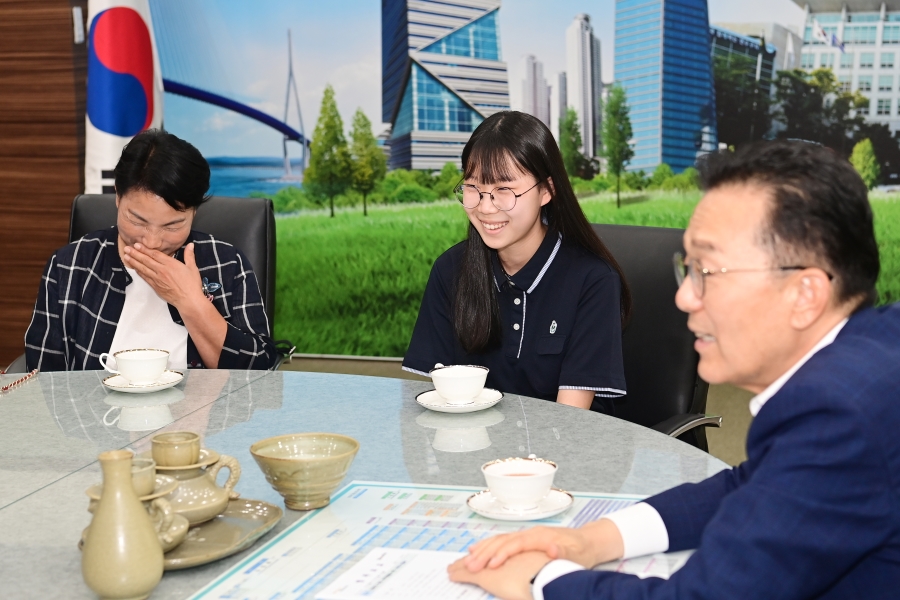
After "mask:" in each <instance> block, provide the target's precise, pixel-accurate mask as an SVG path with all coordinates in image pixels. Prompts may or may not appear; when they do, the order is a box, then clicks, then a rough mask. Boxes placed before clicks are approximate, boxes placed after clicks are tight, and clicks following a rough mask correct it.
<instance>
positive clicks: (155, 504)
mask: <svg viewBox="0 0 900 600" xmlns="http://www.w3.org/2000/svg"><path fill="white" fill-rule="evenodd" d="M150 512H151V513H154V514H153V515H152V516H153V517H154V519H155V518H156V515H162V521H161V522H160V524H159V529H157V531H156V535H157V537H158V538H159V543H160V545H165V544H171V543H172V532H171V530H172V524H173V523H174V522H175V512H174V511H173V510H172V505H171V504H169V501H168V500H166V499H165V498H156V499H154V500H153V501H152V502H151V503H150Z"/></svg>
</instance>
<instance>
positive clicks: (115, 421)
mask: <svg viewBox="0 0 900 600" xmlns="http://www.w3.org/2000/svg"><path fill="white" fill-rule="evenodd" d="M117 408H122V407H121V406H113V407H110V409H109V410H108V411H106V414H105V415H103V424H104V425H106V426H107V427H112V426H113V425H115V424H116V423H118V422H119V417H120V416H121V415H116V418H115V419H113V420H112V423H110V422H109V421H107V420H106V418H107V417H108V416H109V413H111V412H112V411H114V410H116V409H117Z"/></svg>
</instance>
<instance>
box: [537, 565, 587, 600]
mask: <svg viewBox="0 0 900 600" xmlns="http://www.w3.org/2000/svg"><path fill="white" fill-rule="evenodd" d="M575 571H584V567H582V566H581V565H579V564H577V563H573V562H572V561H570V560H553V561H550V562H548V563H547V564H546V565H545V566H544V568H543V569H541V570H540V572H539V573H538V574H537V576H536V577H535V578H534V584H533V585H532V586H531V595H532V596H533V597H534V600H544V586H545V585H547V584H548V583H550V582H551V581H554V580H556V579H558V578H560V577H562V576H563V575H568V574H569V573H574V572H575Z"/></svg>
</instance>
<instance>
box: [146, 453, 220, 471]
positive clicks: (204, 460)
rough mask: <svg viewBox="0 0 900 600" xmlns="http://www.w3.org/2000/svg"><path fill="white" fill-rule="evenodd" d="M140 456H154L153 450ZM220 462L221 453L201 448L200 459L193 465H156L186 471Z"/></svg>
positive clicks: (158, 468) (168, 469)
mask: <svg viewBox="0 0 900 600" xmlns="http://www.w3.org/2000/svg"><path fill="white" fill-rule="evenodd" d="M138 456H140V457H141V458H153V453H152V452H151V451H149V450H148V451H147V452H141V453H140V454H139V455H138ZM217 462H219V453H218V452H216V451H215V450H210V449H209V448H200V460H198V461H197V462H196V463H195V464H193V465H185V466H183V467H164V466H162V465H156V470H157V471H186V470H187V469H196V468H198V467H208V466H209V465H212V464H215V463H217Z"/></svg>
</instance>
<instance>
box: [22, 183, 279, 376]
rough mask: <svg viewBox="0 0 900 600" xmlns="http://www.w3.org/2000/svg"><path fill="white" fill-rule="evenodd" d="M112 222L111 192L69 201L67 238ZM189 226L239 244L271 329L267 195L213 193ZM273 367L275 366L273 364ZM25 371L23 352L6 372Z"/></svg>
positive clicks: (271, 225) (271, 221)
mask: <svg viewBox="0 0 900 600" xmlns="http://www.w3.org/2000/svg"><path fill="white" fill-rule="evenodd" d="M115 224H116V195H115V194H81V195H79V196H75V201H74V202H73V203H72V217H71V219H70V221H69V241H70V242H74V241H75V240H77V239H78V238H80V237H82V236H84V235H85V234H88V233H90V232H92V231H97V230H98V229H105V228H107V227H112V226H113V225H115ZM193 228H194V229H196V230H197V231H202V232H204V233H208V234H210V235H212V236H214V237H215V238H217V239H220V240H222V241H224V242H228V243H229V244H232V245H233V246H236V247H237V248H239V249H240V250H241V251H242V252H243V253H244V254H245V255H246V256H247V258H248V259H249V261H250V264H251V265H253V271H254V272H255V273H256V279H257V280H258V281H259V288H260V293H261V294H262V297H263V302H265V309H266V316H267V317H268V318H269V328H270V330H271V331H273V332H274V331H275V212H274V210H273V208H272V201H271V200H269V199H267V198H229V197H225V196H213V197H212V198H211V199H210V200H209V201H208V202H206V203H204V204H203V205H202V206H201V207H200V208H199V209H197V216H196V218H194V224H193ZM276 368H277V366H276ZM24 371H25V355H24V354H23V355H22V356H20V357H18V358H17V359H16V360H14V361H13V362H12V364H11V365H10V366H9V367H8V369H7V372H8V373H22V372H24Z"/></svg>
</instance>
